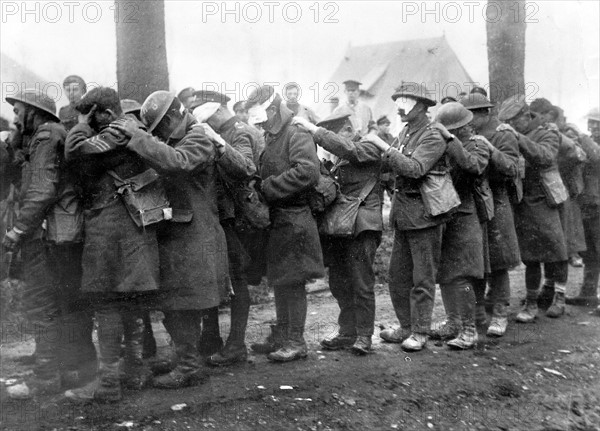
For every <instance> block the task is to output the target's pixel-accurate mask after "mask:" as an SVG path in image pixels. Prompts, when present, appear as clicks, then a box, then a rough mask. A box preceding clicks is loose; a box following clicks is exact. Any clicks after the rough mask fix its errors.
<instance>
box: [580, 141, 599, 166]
mask: <svg viewBox="0 0 600 431" xmlns="http://www.w3.org/2000/svg"><path fill="white" fill-rule="evenodd" d="M579 143H580V144H581V148H583V151H585V155H586V156H587V160H588V163H592V164H596V165H598V164H599V163H600V145H598V144H597V143H596V142H594V140H593V139H592V138H590V137H589V136H588V135H583V134H582V135H581V137H580V139H579Z"/></svg>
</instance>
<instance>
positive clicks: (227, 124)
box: [215, 115, 239, 134]
mask: <svg viewBox="0 0 600 431" xmlns="http://www.w3.org/2000/svg"><path fill="white" fill-rule="evenodd" d="M238 121H239V119H238V118H237V117H236V116H235V115H234V116H233V117H231V118H230V119H229V120H227V121H225V122H224V123H223V124H221V127H219V130H215V132H217V133H219V134H221V133H222V132H224V131H226V130H229V129H231V128H232V127H233V126H234V125H235V123H237V122H238Z"/></svg>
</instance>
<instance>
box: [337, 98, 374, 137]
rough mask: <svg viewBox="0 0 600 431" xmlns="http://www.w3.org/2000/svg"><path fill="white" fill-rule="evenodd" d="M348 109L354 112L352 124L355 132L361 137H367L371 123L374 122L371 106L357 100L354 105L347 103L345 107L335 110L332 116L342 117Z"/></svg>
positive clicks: (341, 106) (351, 118)
mask: <svg viewBox="0 0 600 431" xmlns="http://www.w3.org/2000/svg"><path fill="white" fill-rule="evenodd" d="M348 109H350V110H351V111H352V115H351V116H350V121H351V122H352V126H353V127H354V130H356V131H357V132H358V133H360V134H361V135H366V134H367V133H368V131H369V123H370V122H371V121H373V111H371V108H370V107H369V105H367V104H366V103H365V102H363V101H362V100H357V101H356V102H355V103H353V104H351V103H349V102H346V103H345V104H344V105H340V106H338V107H337V108H335V109H334V110H333V112H332V115H340V114H342V113H344V112H346V110H348Z"/></svg>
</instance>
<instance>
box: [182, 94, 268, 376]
mask: <svg viewBox="0 0 600 431" xmlns="http://www.w3.org/2000/svg"><path fill="white" fill-rule="evenodd" d="M228 100H229V98H228V97H227V96H225V95H223V94H221V93H218V92H214V91H199V92H197V93H196V101H195V102H194V104H193V105H192V106H194V107H196V108H197V107H202V109H200V110H201V111H202V113H201V115H202V118H198V117H196V119H198V120H199V121H200V122H201V123H206V127H205V131H206V132H207V135H208V136H209V137H210V138H211V139H212V140H213V141H214V142H215V146H216V148H217V152H218V158H217V167H218V172H219V176H218V177H217V202H218V206H219V219H220V221H221V226H222V227H223V230H224V231H225V238H226V239H227V254H228V256H229V275H230V277H231V282H232V286H233V296H232V297H231V325H230V329H229V337H228V338H227V343H226V344H225V347H224V348H223V349H222V350H221V351H220V352H218V353H215V354H213V355H211V356H210V357H209V358H208V359H207V363H208V364H209V365H214V366H224V365H231V364H233V363H236V362H243V361H245V360H246V357H247V350H246V344H245V340H244V339H245V335H246V326H247V324H248V313H249V310H250V292H249V291H248V276H247V271H248V268H249V265H250V256H249V255H248V252H247V248H246V244H245V243H244V239H245V238H246V237H245V236H244V235H243V232H240V231H239V230H238V229H237V227H236V223H235V219H236V211H235V210H236V208H235V197H234V193H236V191H237V190H239V189H241V187H242V186H243V183H244V182H247V181H248V180H250V179H251V178H252V177H253V176H254V175H255V174H256V165H255V161H256V162H258V159H259V156H260V153H259V151H260V150H259V148H258V143H257V142H256V141H255V139H254V137H253V136H254V135H253V134H252V131H251V126H249V125H247V124H245V123H243V122H241V121H240V120H239V119H238V118H237V117H236V116H234V115H232V114H231V112H229V110H228V109H227V101H228ZM196 112H197V111H196V110H194V113H196ZM238 216H239V214H238Z"/></svg>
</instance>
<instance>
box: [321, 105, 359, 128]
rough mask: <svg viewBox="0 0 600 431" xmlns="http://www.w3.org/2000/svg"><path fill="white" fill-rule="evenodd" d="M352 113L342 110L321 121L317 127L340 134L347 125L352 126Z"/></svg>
mask: <svg viewBox="0 0 600 431" xmlns="http://www.w3.org/2000/svg"><path fill="white" fill-rule="evenodd" d="M344 108H345V106H344ZM351 115H352V111H350V109H348V110H346V109H343V108H342V109H340V110H339V111H338V112H336V113H334V114H331V115H330V116H329V117H327V118H325V119H324V120H321V121H319V122H318V123H317V126H319V127H323V128H325V129H327V130H331V131H332V132H333V133H338V132H339V131H340V130H342V128H343V127H344V126H345V125H346V123H347V124H348V125H350V126H352V122H351V121H350V116H351Z"/></svg>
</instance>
